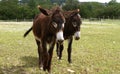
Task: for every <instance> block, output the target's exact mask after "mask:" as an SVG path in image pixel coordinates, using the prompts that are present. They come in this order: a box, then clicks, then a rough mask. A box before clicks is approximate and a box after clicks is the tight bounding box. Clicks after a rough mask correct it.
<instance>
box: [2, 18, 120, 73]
mask: <svg viewBox="0 0 120 74" xmlns="http://www.w3.org/2000/svg"><path fill="white" fill-rule="evenodd" d="M31 25H32V22H17V23H16V22H0V74H46V72H44V71H41V70H39V68H38V53H37V46H36V43H35V40H34V37H33V35H32V32H31V33H30V34H29V35H28V36H27V37H26V38H23V34H24V33H25V31H26V30H27V29H29V28H30V27H31ZM64 45H65V48H64V50H63V57H62V60H61V61H59V60H57V57H56V52H55V49H54V55H53V59H52V74H120V21H111V20H107V21H102V22H98V23H96V22H90V23H89V22H87V23H86V22H83V24H82V28H81V39H80V40H79V41H75V40H74V42H73V51H72V64H69V63H68V61H67V41H65V42H64ZM68 69H71V70H73V71H75V72H74V73H70V72H69V71H67V70H68Z"/></svg>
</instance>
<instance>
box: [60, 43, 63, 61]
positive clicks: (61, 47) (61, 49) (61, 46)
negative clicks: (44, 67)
mask: <svg viewBox="0 0 120 74" xmlns="http://www.w3.org/2000/svg"><path fill="white" fill-rule="evenodd" d="M63 48H64V46H63V44H61V45H60V51H59V59H60V60H61V58H62V51H63Z"/></svg>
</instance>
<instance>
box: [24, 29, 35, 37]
mask: <svg viewBox="0 0 120 74" xmlns="http://www.w3.org/2000/svg"><path fill="white" fill-rule="evenodd" d="M32 28H33V27H31V28H30V29H29V30H27V31H26V32H25V34H24V37H26V36H27V35H28V34H29V32H30V31H31V30H32Z"/></svg>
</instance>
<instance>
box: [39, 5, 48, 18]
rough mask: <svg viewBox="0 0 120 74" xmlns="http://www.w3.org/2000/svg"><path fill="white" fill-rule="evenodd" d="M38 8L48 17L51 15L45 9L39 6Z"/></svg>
mask: <svg viewBox="0 0 120 74" xmlns="http://www.w3.org/2000/svg"><path fill="white" fill-rule="evenodd" d="M38 8H39V10H40V11H41V12H42V13H43V14H44V15H46V16H48V15H49V14H48V12H47V11H46V10H45V9H43V8H41V7H40V6H39V5H38Z"/></svg>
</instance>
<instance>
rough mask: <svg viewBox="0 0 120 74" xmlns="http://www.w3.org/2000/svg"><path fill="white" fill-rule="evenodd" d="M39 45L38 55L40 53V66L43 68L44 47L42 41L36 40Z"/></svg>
mask: <svg viewBox="0 0 120 74" xmlns="http://www.w3.org/2000/svg"><path fill="white" fill-rule="evenodd" d="M36 43H37V46H38V55H39V68H40V69H43V62H42V51H43V50H42V47H41V43H40V41H38V40H36Z"/></svg>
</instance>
